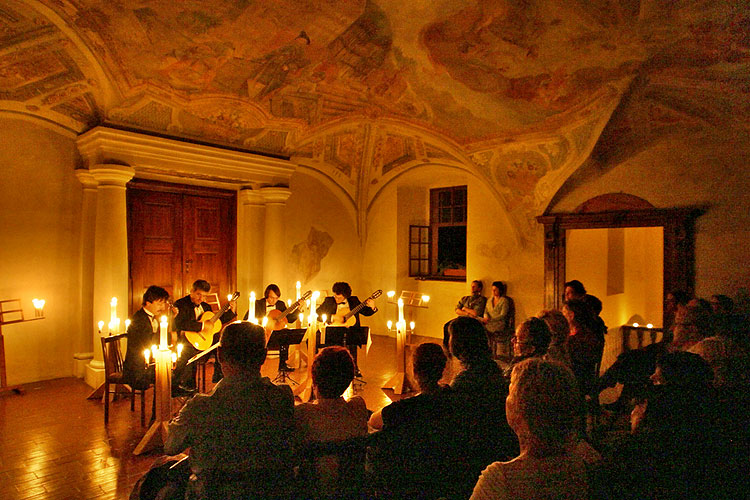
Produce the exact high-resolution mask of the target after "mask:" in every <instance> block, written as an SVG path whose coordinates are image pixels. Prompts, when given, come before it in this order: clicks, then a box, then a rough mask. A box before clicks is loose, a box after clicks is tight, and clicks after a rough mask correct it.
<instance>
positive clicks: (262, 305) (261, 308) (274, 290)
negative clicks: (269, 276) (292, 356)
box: [244, 283, 299, 372]
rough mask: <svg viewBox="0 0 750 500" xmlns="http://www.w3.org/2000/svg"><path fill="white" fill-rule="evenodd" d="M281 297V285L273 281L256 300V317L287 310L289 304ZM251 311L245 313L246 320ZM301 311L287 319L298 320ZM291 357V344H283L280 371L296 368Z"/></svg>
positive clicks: (292, 321) (280, 351) (289, 370)
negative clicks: (290, 360) (290, 361)
mask: <svg viewBox="0 0 750 500" xmlns="http://www.w3.org/2000/svg"><path fill="white" fill-rule="evenodd" d="M280 298H281V289H280V288H279V285H276V284H274V283H271V284H270V285H268V286H267V287H266V290H265V291H264V292H263V298H262V299H258V300H256V301H255V317H256V318H262V317H264V316H266V315H267V314H268V313H269V312H270V311H271V310H273V309H276V310H277V311H281V312H284V311H286V308H287V305H286V304H285V303H284V301H283V300H279V299H280ZM249 314H250V311H248V312H246V313H245V318H244V319H245V320H248V319H249V317H248V315H249ZM298 315H299V311H295V312H293V313H290V314H289V315H287V317H286V319H287V321H288V322H289V323H294V322H295V321H297V316H298ZM288 359H289V345H282V346H280V348H279V371H280V372H293V371H294V368H292V367H291V366H288V365H287V364H286V361H287V360H288Z"/></svg>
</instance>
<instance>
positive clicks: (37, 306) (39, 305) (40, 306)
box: [31, 299, 44, 318]
mask: <svg viewBox="0 0 750 500" xmlns="http://www.w3.org/2000/svg"><path fill="white" fill-rule="evenodd" d="M31 303H32V304H34V313H35V315H36V317H37V318H41V317H42V316H44V299H31Z"/></svg>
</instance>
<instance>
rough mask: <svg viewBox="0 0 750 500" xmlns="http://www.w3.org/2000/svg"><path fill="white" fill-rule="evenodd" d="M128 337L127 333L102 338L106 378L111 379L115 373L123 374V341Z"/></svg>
mask: <svg viewBox="0 0 750 500" xmlns="http://www.w3.org/2000/svg"><path fill="white" fill-rule="evenodd" d="M126 337H127V333H121V334H119V335H110V336H107V337H102V338H101V340H102V356H103V358H104V376H105V377H106V378H109V377H110V376H112V375H114V374H115V373H122V362H123V358H122V350H121V348H120V345H121V342H120V341H121V340H122V339H124V338H126Z"/></svg>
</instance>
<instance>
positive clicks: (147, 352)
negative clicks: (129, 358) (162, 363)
mask: <svg viewBox="0 0 750 500" xmlns="http://www.w3.org/2000/svg"><path fill="white" fill-rule="evenodd" d="M143 357H144V358H146V366H148V362H149V361H150V359H151V350H150V349H144V350H143Z"/></svg>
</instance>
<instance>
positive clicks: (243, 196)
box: [239, 188, 266, 205]
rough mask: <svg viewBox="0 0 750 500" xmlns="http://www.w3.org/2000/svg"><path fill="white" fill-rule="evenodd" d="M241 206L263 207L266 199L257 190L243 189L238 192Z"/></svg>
mask: <svg viewBox="0 0 750 500" xmlns="http://www.w3.org/2000/svg"><path fill="white" fill-rule="evenodd" d="M239 199H240V204H241V205H263V204H265V201H266V199H265V198H264V197H263V195H262V194H261V192H260V191H258V190H257V189H251V188H244V189H240V191H239Z"/></svg>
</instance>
